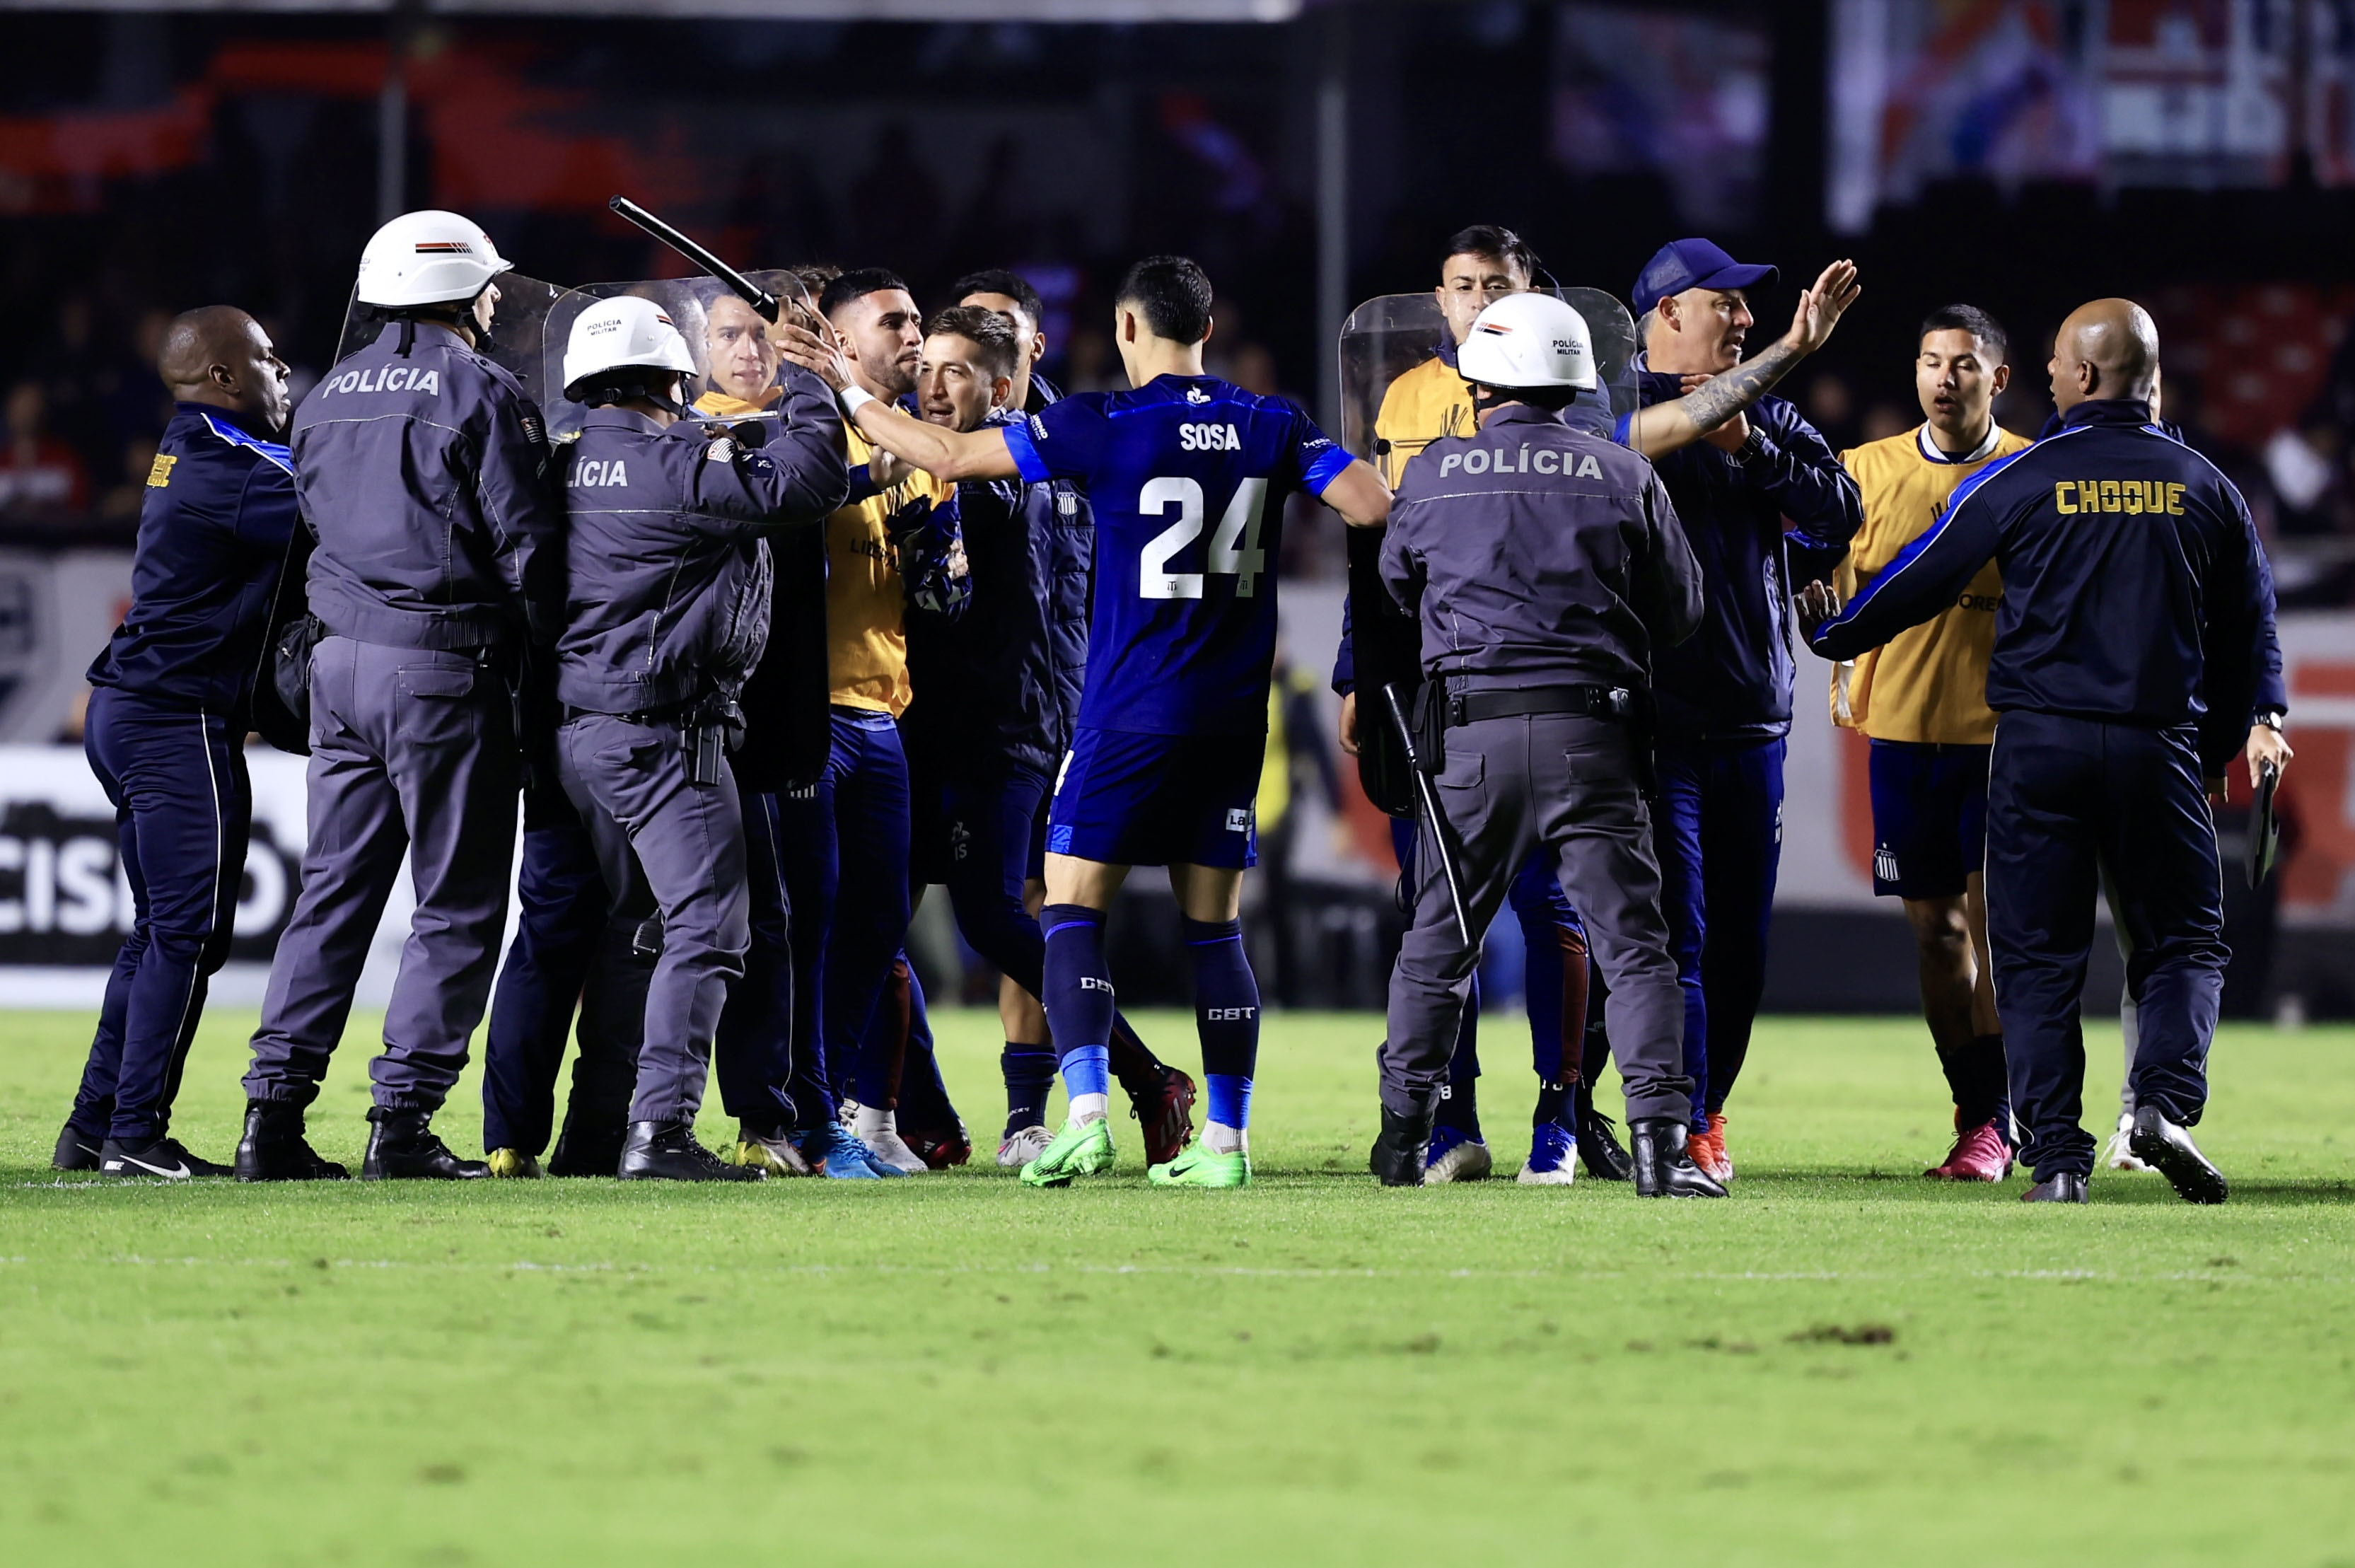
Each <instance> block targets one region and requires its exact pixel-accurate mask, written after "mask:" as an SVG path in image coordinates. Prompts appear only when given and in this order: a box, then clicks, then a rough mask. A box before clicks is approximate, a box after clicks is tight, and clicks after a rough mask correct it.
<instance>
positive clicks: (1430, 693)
mask: <svg viewBox="0 0 2355 1568" xmlns="http://www.w3.org/2000/svg"><path fill="white" fill-rule="evenodd" d="M1407 722H1408V723H1410V724H1412V725H1413V726H1414V752H1415V761H1416V763H1418V764H1419V765H1420V766H1421V768H1422V770H1423V772H1424V773H1429V774H1430V775H1431V776H1432V777H1433V778H1437V777H1438V776H1439V775H1440V774H1441V773H1444V772H1445V771H1446V768H1447V679H1446V677H1444V676H1434V677H1432V678H1431V679H1429V680H1426V681H1424V682H1423V684H1422V685H1421V686H1418V687H1416V688H1414V701H1413V703H1412V706H1410V707H1409V708H1408V709H1407Z"/></svg>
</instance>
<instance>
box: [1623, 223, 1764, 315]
mask: <svg viewBox="0 0 2355 1568" xmlns="http://www.w3.org/2000/svg"><path fill="white" fill-rule="evenodd" d="M1773 282H1774V268H1772V267H1756V266H1750V267H1745V266H1743V265H1742V263H1741V262H1739V261H1735V260H1734V259H1733V258H1732V257H1731V256H1729V255H1727V254H1726V253H1725V249H1724V247H1723V246H1721V245H1719V244H1716V243H1715V242H1714V241H1711V240H1669V241H1668V243H1667V244H1665V245H1663V246H1661V247H1660V248H1659V249H1658V250H1657V251H1654V252H1652V259H1651V260H1650V261H1646V262H1645V263H1644V270H1643V271H1642V272H1638V273H1637V274H1636V302H1635V303H1636V315H1643V314H1645V313H1646V311H1648V310H1650V309H1651V308H1652V307H1653V306H1654V305H1656V304H1659V303H1660V302H1661V301H1662V300H1664V299H1666V298H1668V296H1669V295H1670V294H1680V293H1684V292H1685V291H1686V290H1687V289H1753V288H1756V287H1757V286H1758V285H1759V284H1760V283H1773Z"/></svg>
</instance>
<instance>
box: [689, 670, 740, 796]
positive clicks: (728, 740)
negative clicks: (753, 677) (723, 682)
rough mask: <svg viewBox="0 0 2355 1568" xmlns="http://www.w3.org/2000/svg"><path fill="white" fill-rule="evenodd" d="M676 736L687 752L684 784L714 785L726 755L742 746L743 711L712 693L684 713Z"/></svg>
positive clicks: (726, 764) (724, 762)
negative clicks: (685, 780)
mask: <svg viewBox="0 0 2355 1568" xmlns="http://www.w3.org/2000/svg"><path fill="white" fill-rule="evenodd" d="M678 734H679V745H680V747H681V749H682V750H684V751H685V752H686V753H687V783H689V784H718V783H719V779H720V775H721V773H722V772H723V771H724V770H725V769H726V768H727V766H728V753H729V752H732V751H734V750H735V749H736V748H737V747H738V746H739V745H741V744H742V743H743V740H744V710H743V709H741V708H740V707H738V706H737V705H736V699H734V698H732V697H729V696H726V695H723V694H721V693H719V692H714V693H712V694H711V695H710V696H709V697H707V698H705V699H702V700H701V701H699V702H698V703H696V704H695V705H694V706H693V707H692V708H689V709H687V712H686V714H685V715H684V716H683V717H682V718H681V719H680V720H679V731H678Z"/></svg>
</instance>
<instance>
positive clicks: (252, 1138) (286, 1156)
mask: <svg viewBox="0 0 2355 1568" xmlns="http://www.w3.org/2000/svg"><path fill="white" fill-rule="evenodd" d="M234 1158H235V1163H234V1164H233V1165H232V1166H231V1167H230V1168H231V1169H232V1170H234V1171H235V1172H236V1173H237V1179H239V1180H240V1181H343V1180H346V1179H349V1178H350V1176H351V1174H352V1173H351V1172H350V1171H348V1170H346V1169H345V1168H343V1167H342V1166H340V1165H337V1164H336V1162H335V1161H334V1160H332V1159H322V1158H320V1157H319V1152H318V1150H316V1149H314V1148H313V1147H311V1146H310V1144H309V1143H307V1142H306V1141H304V1136H303V1107H302V1106H300V1105H297V1104H292V1103H291V1102H288V1101H284V1100H249V1101H247V1102H246V1104H245V1134H244V1136H241V1137H240V1138H239V1139H238V1140H237V1154H236V1156H235V1157H234Z"/></svg>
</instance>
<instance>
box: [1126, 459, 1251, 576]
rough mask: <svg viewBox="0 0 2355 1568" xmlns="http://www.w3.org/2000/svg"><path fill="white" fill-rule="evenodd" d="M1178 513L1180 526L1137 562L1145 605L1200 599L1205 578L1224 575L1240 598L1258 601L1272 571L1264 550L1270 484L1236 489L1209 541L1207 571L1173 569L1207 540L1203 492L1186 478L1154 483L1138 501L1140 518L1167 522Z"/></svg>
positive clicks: (1153, 542) (1242, 484)
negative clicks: (1180, 556)
mask: <svg viewBox="0 0 2355 1568" xmlns="http://www.w3.org/2000/svg"><path fill="white" fill-rule="evenodd" d="M1171 507H1176V508H1177V521H1176V522H1174V523H1172V524H1170V525H1169V526H1168V527H1167V528H1164V529H1162V530H1161V531H1160V532H1159V533H1157V534H1156V535H1154V536H1153V538H1152V539H1150V540H1149V541H1147V542H1146V546H1145V549H1144V550H1143V551H1142V552H1141V553H1140V554H1139V555H1138V556H1137V559H1136V591H1137V594H1138V596H1139V597H1141V598H1146V599H1199V598H1200V597H1201V596H1202V583H1203V580H1204V578H1205V577H1206V576H1218V575H1220V574H1224V575H1227V576H1231V577H1232V578H1233V579H1234V580H1235V597H1236V598H1238V599H1249V598H1252V597H1253V595H1254V594H1255V593H1256V592H1257V591H1258V587H1259V577H1260V573H1261V572H1263V571H1266V570H1267V554H1266V552H1265V551H1264V550H1263V549H1260V544H1259V528H1260V517H1261V514H1262V513H1263V511H1264V510H1265V509H1266V507H1267V481H1266V480H1265V479H1264V478H1258V479H1244V480H1241V481H1238V482H1237V484H1236V485H1235V494H1234V498H1233V499H1232V500H1231V501H1229V502H1228V503H1227V509H1226V510H1225V512H1223V513H1221V514H1220V517H1219V527H1218V529H1217V531H1216V532H1214V533H1212V534H1211V535H1210V549H1209V559H1208V560H1205V561H1204V562H1203V564H1204V566H1205V567H1206V568H1207V569H1208V571H1171V570H1170V569H1169V563H1170V561H1171V560H1174V559H1176V557H1177V552H1178V551H1179V550H1181V549H1185V548H1186V547H1187V546H1188V545H1189V544H1192V543H1193V542H1194V541H1195V540H1196V539H1199V538H1200V537H1201V534H1202V514H1203V501H1202V486H1201V485H1200V483H1199V481H1196V480H1192V479H1186V478H1170V479H1153V480H1148V481H1147V482H1146V486H1145V489H1144V491H1143V493H1142V494H1140V495H1139V496H1137V499H1136V510H1137V515H1138V516H1139V517H1165V516H1167V514H1168V511H1169V509H1170V508H1171Z"/></svg>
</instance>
